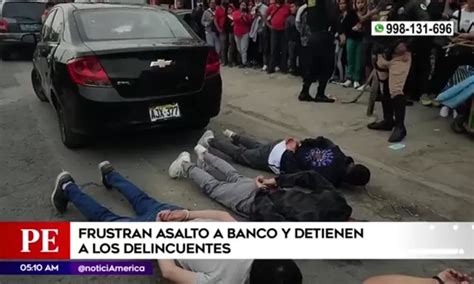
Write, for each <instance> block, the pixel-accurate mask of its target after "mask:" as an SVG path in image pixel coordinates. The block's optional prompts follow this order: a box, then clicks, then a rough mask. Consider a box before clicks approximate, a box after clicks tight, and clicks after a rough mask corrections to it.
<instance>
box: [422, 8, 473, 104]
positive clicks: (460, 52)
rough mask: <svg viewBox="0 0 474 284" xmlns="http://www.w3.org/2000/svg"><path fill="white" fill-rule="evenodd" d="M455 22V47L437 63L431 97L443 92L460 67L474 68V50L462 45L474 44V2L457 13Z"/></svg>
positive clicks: (454, 18)
mask: <svg viewBox="0 0 474 284" xmlns="http://www.w3.org/2000/svg"><path fill="white" fill-rule="evenodd" d="M453 21H454V35H455V37H454V39H453V41H452V43H453V44H454V45H453V46H452V47H451V48H449V49H447V50H445V51H444V54H442V55H441V56H439V58H438V61H437V62H436V65H435V70H434V72H433V76H432V78H431V81H430V87H431V89H430V92H431V94H432V95H431V97H435V96H436V95H437V94H439V93H440V92H441V90H442V89H443V88H444V87H445V86H446V84H447V82H448V80H449V78H451V77H452V75H453V74H454V72H455V71H456V69H457V68H458V67H459V66H462V65H471V66H474V48H472V47H470V46H465V45H463V44H460V43H473V42H474V0H468V1H467V5H466V6H465V7H464V8H461V9H458V10H457V11H455V12H454V13H453ZM456 43H457V44H456ZM443 55H444V56H443Z"/></svg>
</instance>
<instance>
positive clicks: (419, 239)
mask: <svg viewBox="0 0 474 284" xmlns="http://www.w3.org/2000/svg"><path fill="white" fill-rule="evenodd" d="M0 230H1V232H2V234H1V236H0V238H1V239H0V260H67V261H69V260H104V259H110V260H130V259H133V260H152V259H262V258H264V259H474V223H472V222H457V223H454V222H452V223H451V222H431V223H430V222H361V223H358V222H332V223H331V222H322V223H318V222H177V223H174V222H3V223H2V222H0ZM275 247H278V248H279V249H278V250H275ZM0 264H1V265H3V266H5V265H6V262H3V263H0ZM20 266H21V265H20ZM24 267H26V270H28V266H24ZM0 268H1V267H0ZM20 268H21V267H20ZM36 268H37V267H36ZM0 270H1V269H0ZM20 271H24V270H20Z"/></svg>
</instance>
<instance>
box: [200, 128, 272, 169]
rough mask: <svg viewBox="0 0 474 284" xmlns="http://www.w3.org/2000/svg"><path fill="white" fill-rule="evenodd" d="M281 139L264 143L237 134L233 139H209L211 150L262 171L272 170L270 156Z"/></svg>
mask: <svg viewBox="0 0 474 284" xmlns="http://www.w3.org/2000/svg"><path fill="white" fill-rule="evenodd" d="M279 142H281V141H278V142H274V143H267V144H263V143H260V142H258V141H256V140H255V139H253V138H250V137H246V136H242V135H235V136H234V137H233V138H232V141H231V140H229V139H227V138H225V139H223V138H213V139H211V140H210V141H209V146H210V151H211V152H213V149H216V150H218V151H219V152H221V153H223V154H225V155H227V156H229V157H230V158H232V160H233V161H234V162H236V163H238V164H241V165H244V166H247V167H250V168H253V169H257V170H262V171H271V170H270V168H269V167H268V157H269V156H270V153H271V151H272V150H273V147H275V145H276V144H278V143H279Z"/></svg>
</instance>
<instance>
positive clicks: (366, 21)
mask: <svg viewBox="0 0 474 284" xmlns="http://www.w3.org/2000/svg"><path fill="white" fill-rule="evenodd" d="M356 8H357V15H358V16H359V28H360V30H361V31H362V34H363V36H362V50H363V57H364V59H363V61H362V62H363V64H364V70H363V72H364V74H365V79H367V78H368V77H369V75H370V72H372V69H373V66H372V65H373V64H372V45H373V41H372V37H371V34H372V32H371V28H372V18H373V17H374V16H375V15H377V13H378V10H377V8H375V7H373V6H371V7H369V4H368V3H367V0H357V1H356ZM369 9H370V10H369ZM365 87H366V85H365V84H364V85H363V86H361V87H360V88H359V89H358V90H359V91H362V90H363V88H365Z"/></svg>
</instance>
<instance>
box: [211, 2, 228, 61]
mask: <svg viewBox="0 0 474 284" xmlns="http://www.w3.org/2000/svg"><path fill="white" fill-rule="evenodd" d="M215 2H216V10H215V12H214V13H215V18H214V25H215V26H216V29H217V32H218V33H219V43H220V47H221V48H220V49H221V52H220V54H219V55H220V57H221V63H222V64H223V65H224V66H225V65H227V49H228V46H229V44H228V42H229V38H227V33H226V32H225V31H224V24H225V18H226V10H225V8H224V7H223V6H222V0H215Z"/></svg>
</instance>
